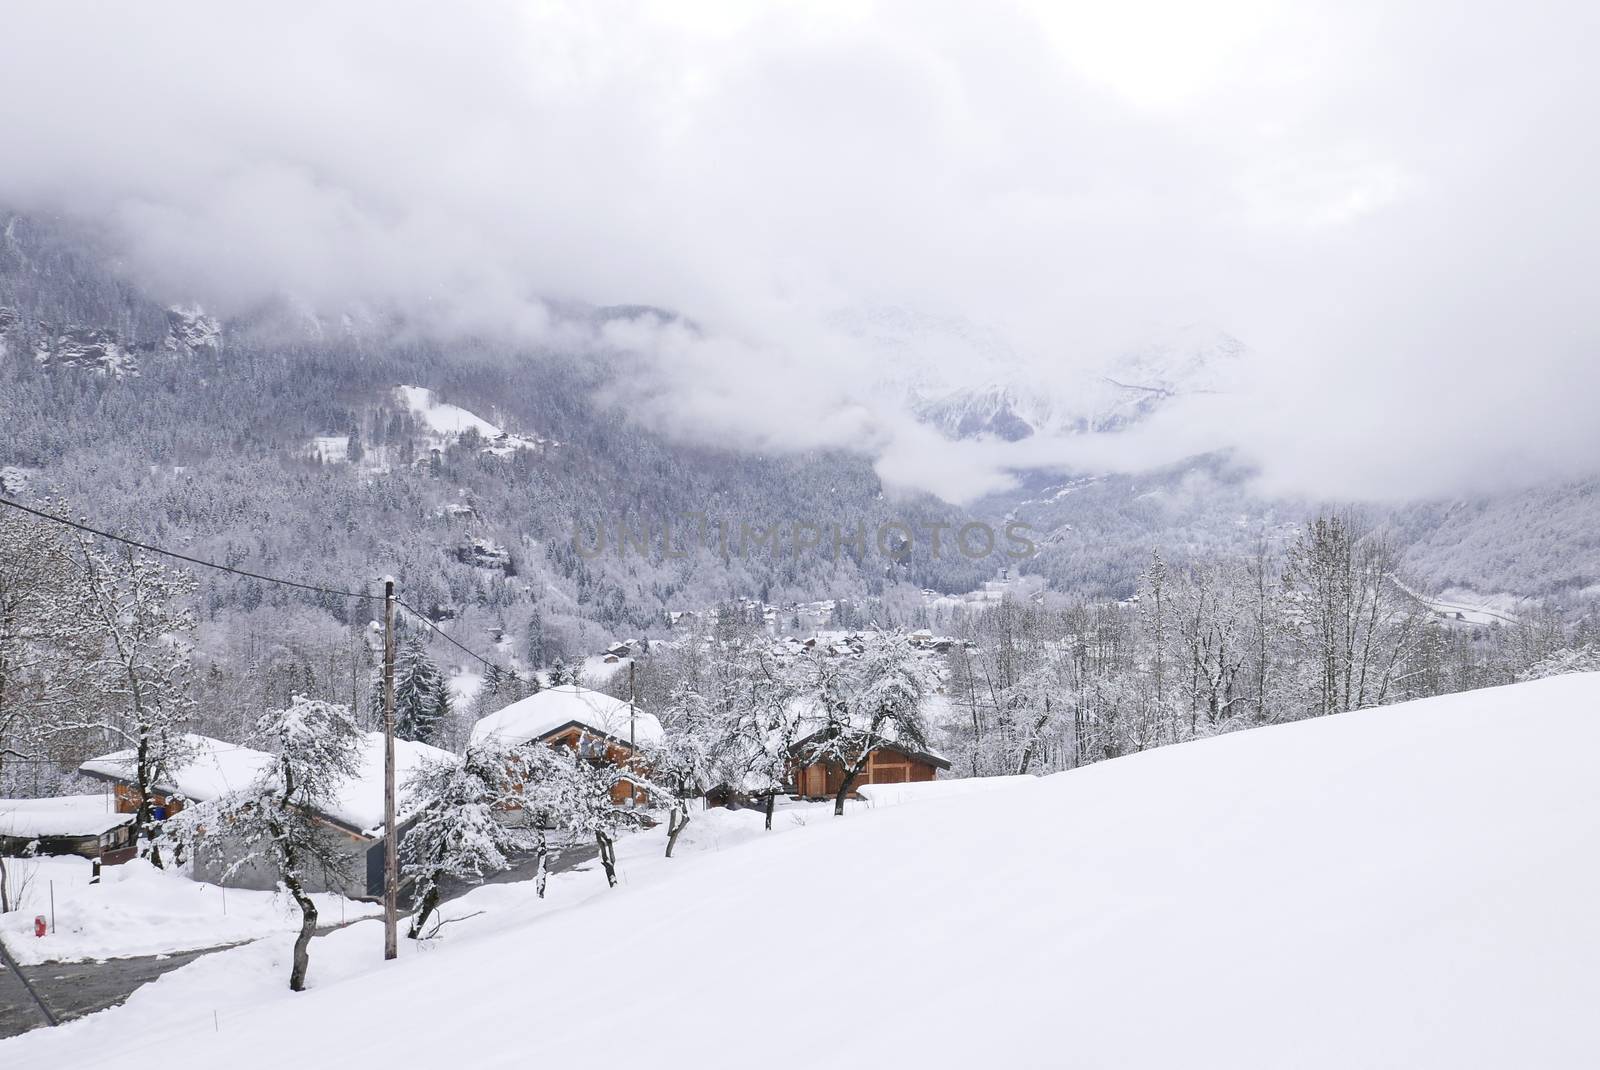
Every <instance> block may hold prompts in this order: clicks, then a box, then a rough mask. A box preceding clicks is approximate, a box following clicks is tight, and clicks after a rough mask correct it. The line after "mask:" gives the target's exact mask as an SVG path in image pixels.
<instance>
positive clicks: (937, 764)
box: [789, 735, 950, 799]
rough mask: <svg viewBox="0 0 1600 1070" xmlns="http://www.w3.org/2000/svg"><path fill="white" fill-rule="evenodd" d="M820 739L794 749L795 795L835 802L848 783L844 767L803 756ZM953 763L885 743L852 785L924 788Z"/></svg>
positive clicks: (791, 775)
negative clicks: (918, 786)
mask: <svg viewBox="0 0 1600 1070" xmlns="http://www.w3.org/2000/svg"><path fill="white" fill-rule="evenodd" d="M815 738H816V737H815V736H814V735H813V736H808V737H807V738H805V739H802V740H801V741H800V742H798V743H796V744H795V745H794V746H793V747H791V748H790V750H789V753H790V754H791V755H793V756H794V757H795V764H794V765H793V767H792V768H791V770H790V773H789V778H790V785H791V794H794V795H798V796H800V797H801V798H805V799H831V798H833V797H834V796H835V795H837V794H838V793H839V787H840V786H841V785H842V784H843V783H844V766H842V765H840V764H839V763H837V762H809V763H807V762H804V761H803V760H802V759H801V756H802V755H803V754H804V753H805V749H806V746H807V745H808V744H809V743H811V742H812V740H814V739H815ZM949 768H950V761H949V759H947V758H942V757H940V756H939V755H937V754H934V753H932V752H930V751H926V750H922V749H919V748H916V747H909V746H903V745H901V744H899V743H895V742H891V741H888V740H885V741H884V742H882V743H880V744H878V745H877V746H876V747H874V748H873V750H872V753H871V754H869V755H867V767H866V768H865V769H863V770H862V771H861V775H860V776H858V777H856V780H855V783H854V784H853V785H851V787H852V791H851V796H852V797H854V796H855V792H854V790H853V789H854V788H858V787H865V786H867V785H868V784H920V783H923V782H926V781H930V780H932V779H933V778H934V777H935V776H937V775H938V773H939V770H941V769H949Z"/></svg>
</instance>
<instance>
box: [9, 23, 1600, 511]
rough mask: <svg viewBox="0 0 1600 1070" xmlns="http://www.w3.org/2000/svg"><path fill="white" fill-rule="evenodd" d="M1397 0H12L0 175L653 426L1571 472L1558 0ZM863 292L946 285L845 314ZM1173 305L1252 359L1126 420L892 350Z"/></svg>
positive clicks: (202, 259) (137, 249)
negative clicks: (503, 344)
mask: <svg viewBox="0 0 1600 1070" xmlns="http://www.w3.org/2000/svg"><path fill="white" fill-rule="evenodd" d="M1396 6H1397V5H1390V4H1377V3H1370V4H1368V3H1356V4H1346V3H1340V4H1333V3H1327V4H1311V5H1296V6H1295V7H1294V9H1293V10H1287V9H1283V8H1279V7H1278V6H1276V5H1270V4H1262V3H1253V2H1244V0H1238V2H1228V3H1222V4H1217V5H1207V6H1206V8H1205V15H1204V17H1203V18H1200V17H1197V16H1196V15H1195V14H1193V12H1194V11H1195V10H1196V9H1194V8H1193V6H1192V5H1187V4H1177V3H1134V4H1130V5H1117V6H1115V7H1114V8H1108V7H1107V6H1106V5H1104V4H1075V5H1071V4H1069V5H1057V4H1037V5H1035V4H1028V3H1016V4H1008V5H994V6H991V7H988V8H985V9H984V10H983V11H982V12H981V13H979V12H978V11H977V10H976V9H971V10H969V11H967V12H965V13H957V12H950V11H936V10H934V9H931V8H929V7H928V6H926V5H920V4H908V3H907V4H897V3H887V4H873V5H860V4H849V5H830V4H822V5H809V4H808V5H804V6H800V5H790V4H775V5H770V6H757V5H746V4H727V5H721V4H708V5H697V6H693V7H686V6H684V5H677V4H664V3H663V4H645V5H637V4H609V3H598V4H574V5H561V4H537V5H526V6H524V5H497V4H477V3H466V4H457V5H448V6H442V5H426V4H420V3H383V4H378V3H355V4H344V5H336V6H333V7H331V8H330V7H328V6H326V5H312V4H304V3H286V4H276V5H272V6H270V7H263V8H260V9H258V10H257V11H254V12H245V11H242V10H240V9H238V8H232V7H230V8H218V7H217V6H216V5H211V4H201V3H152V4H142V5H138V6H137V7H136V8H134V7H126V6H110V7H106V6H101V5H89V4H77V3H62V4H50V5H36V6H35V7H33V8H30V9H28V10H26V11H18V12H13V13H11V14H10V15H9V16H8V20H7V26H6V32H5V34H4V35H0V139H3V140H0V143H3V144H4V145H5V146H6V153H7V164H6V166H5V167H4V168H3V169H0V201H3V202H6V203H9V204H12V205H14V206H16V207H19V208H21V209H23V210H28V211H53V212H62V213H67V214H69V215H72V216H74V217H76V218H81V219H83V220H86V221H88V222H90V223H92V224H94V225H96V226H99V227H101V228H104V230H105V231H106V233H107V234H108V235H109V236H110V240H111V241H112V242H113V243H114V245H115V247H116V249H117V251H118V253H119V255H120V256H121V257H122V259H123V261H124V263H125V265H126V267H127V270H129V272H130V273H132V274H134V275H135V276H137V277H138V278H140V279H141V280H144V281H146V282H147V283H148V285H150V286H151V287H152V289H153V290H154V291H155V293H156V295H157V296H159V297H162V298H164V299H168V300H189V299H198V300H200V301H201V302H202V303H204V304H206V305H208V306H209V307H212V308H215V309H217V310H219V311H222V312H225V313H226V312H230V311H242V310H246V309H249V308H251V307H254V306H255V305H257V304H259V303H260V302H262V301H264V300H268V299H273V298H279V299H282V298H287V299H289V300H293V301H296V302H299V303H301V304H303V305H305V306H307V307H311V308H315V309H318V310H322V311H324V312H329V313H337V312H339V311H341V310H346V309H349V308H352V307H389V306H393V305H399V306H401V307H403V308H405V309H407V310H409V311H410V312H411V313H412V314H413V315H414V316H415V317H416V318H417V319H418V320H424V321H426V322H428V323H431V324H433V325H434V327H435V329H438V330H441V331H453V330H468V331H473V332H477V333H482V332H484V331H504V332H506V333H507V334H510V335H514V336H520V337H525V338H530V339H538V340H544V341H552V340H553V341H557V342H560V343H562V344H580V343H590V344H595V345H600V346H604V347H606V348H608V349H612V350H621V351H625V352H628V353H631V354H633V355H634V356H635V357H636V358H637V359H638V360H639V361H640V362H641V365H642V367H643V369H644V371H645V373H644V374H642V375H641V376H640V377H639V379H638V380H637V382H638V383H639V384H640V385H641V386H645V385H647V386H648V390H645V389H639V390H636V391H635V392H634V393H633V394H632V395H630V396H629V397H628V398H627V400H628V402H629V408H630V411H633V412H635V413H636V414H637V415H638V416H639V418H641V419H645V420H648V421H650V422H652V423H653V424H655V425H657V426H660V427H662V428H663V429H665V430H667V431H669V432H671V433H674V434H678V435H683V436H691V437H695V438H697V439H704V440H712V441H719V442H729V443H734V444H741V445H746V446H750V447H753V448H759V449H813V448H822V447H844V448H852V449H859V450H863V451H865V452H867V453H869V454H871V455H872V456H873V457H875V458H877V461H878V465H879V470H880V472H881V473H882V475H883V476H884V478H885V479H886V480H887V481H889V482H891V483H893V484H896V485H904V486H909V487H919V488H922V489H929V490H932V491H934V492H936V493H939V494H941V495H943V496H945V497H949V498H952V499H965V498H970V497H973V496H975V495H977V494H981V493H984V492H986V491H989V490H993V489H996V488H997V487H999V486H1002V485H1004V483H1005V481H1006V480H1007V479H1009V478H1010V476H1009V473H1010V472H1011V471H1012V470H1014V469H1016V468H1018V467H1024V466H1028V465H1034V464H1050V465H1062V466H1098V467H1103V468H1115V469H1128V468H1136V467H1138V466H1140V465H1145V464H1151V463H1160V461H1161V460H1162V459H1176V458H1177V457H1179V456H1182V455H1184V452H1185V451H1192V450H1197V449H1201V448H1232V449H1235V450H1236V451H1238V453H1239V454H1240V456H1241V457H1242V458H1244V459H1245V460H1247V461H1248V462H1250V463H1252V464H1254V465H1255V466H1256V467H1257V468H1258V469H1259V470H1260V471H1261V473H1262V475H1261V478H1262V480H1263V481H1264V485H1265V486H1267V487H1268V488H1269V489H1275V490H1285V491H1294V492H1298V493H1305V494H1312V495H1330V496H1340V497H1400V496H1415V495H1433V494H1456V493H1463V492H1469V491H1473V490H1480V489H1492V488H1496V487H1501V486H1506V485H1510V484H1515V483H1521V482H1531V481H1537V480H1543V479H1549V478H1558V477H1564V476H1570V475H1575V474H1582V473H1585V472H1588V471H1591V470H1592V469H1593V468H1594V466H1595V464H1596V461H1597V459H1600V421H1596V420H1594V419H1593V416H1592V407H1593V406H1592V400H1591V399H1592V398H1593V397H1595V396H1600V360H1596V359H1595V358H1596V342H1597V340H1600V339H1597V335H1600V329H1597V327H1600V325H1597V322H1596V313H1595V311H1594V308H1593V304H1592V300H1591V297H1590V293H1589V291H1590V290H1591V289H1592V282H1591V280H1592V279H1593V278H1594V277H1595V275H1596V268H1597V267H1600V264H1597V263H1596V260H1597V259H1600V253H1597V250H1600V241H1597V240H1596V239H1597V238H1600V233H1597V231H1600V225H1597V224H1600V206H1597V204H1596V201H1595V198H1594V197H1593V195H1592V190H1593V189H1594V188H1596V179H1597V178H1600V174H1597V173H1596V172H1597V171H1600V151H1597V150H1600V145H1597V140H1600V133H1597V131H1600V122H1597V121H1596V120H1597V118H1600V117H1597V116H1596V115H1595V112H1596V110H1597V105H1596V101H1600V85H1597V84H1596V83H1597V81H1600V75H1597V74H1596V73H1595V71H1594V68H1593V65H1592V64H1591V63H1590V62H1589V60H1588V57H1587V56H1586V55H1585V54H1584V52H1583V49H1582V45H1583V42H1585V41H1588V40H1592V39H1593V35H1594V31H1595V30H1596V29H1600V27H1597V26H1596V22H1597V15H1596V13H1595V9H1594V8H1593V6H1592V5H1585V4H1580V3H1570V4H1559V3H1558V4H1549V5H1541V6H1540V7H1539V9H1538V10H1537V11H1530V10H1527V9H1526V8H1513V7H1510V6H1507V8H1506V9H1505V11H1504V12H1503V13H1502V14H1503V17H1500V18H1491V17H1489V15H1490V14H1491V13H1490V12H1485V11H1478V12H1477V13H1476V16H1475V17H1474V18H1471V19H1469V18H1466V17H1465V16H1463V14H1462V13H1461V12H1460V10H1459V9H1458V8H1457V7H1456V6H1455V5H1445V4H1442V3H1438V4H1431V3H1427V4H1421V5H1403V7H1404V10H1400V11H1396V10H1394V8H1395V7H1396ZM570 303H589V304H614V303H642V304H648V305H651V306H654V307H659V308H664V309H671V310H674V311H676V312H680V313H682V314H683V315H684V316H685V317H687V318H688V320H690V321H692V326H690V325H689V324H686V323H685V322H684V321H679V320H670V319H655V318H651V317H640V318H638V319H635V320H631V321H624V322H620V323H614V324H612V325H610V326H608V327H607V328H605V329H604V330H603V331H601V332H599V333H595V332H593V331H592V330H589V329H585V330H584V331H576V330H575V328H573V327H572V326H571V325H570V324H563V323H562V322H561V319H560V317H559V316H556V315H553V314H552V312H551V309H552V308H560V307H565V306H566V305H568V304H570ZM873 309H896V310H912V311H914V312H915V313H917V314H918V315H921V316H925V317H927V318H928V319H929V320H936V321H939V322H944V323H957V324H968V325H978V326H977V327H974V328H973V329H972V332H971V333H968V334H962V332H961V331H957V332H956V337H957V338H958V339H959V342H958V344H954V345H950V344H948V343H949V339H950V337H951V333H950V332H949V331H932V332H929V333H928V334H927V335H926V336H924V337H923V338H922V340H921V341H920V342H919V341H917V340H916V339H915V338H913V339H912V341H910V342H908V343H906V344H903V345H901V346H899V347H887V348H886V347H884V346H883V345H881V344H875V343H874V342H873V340H872V339H870V338H863V336H862V335H861V333H860V332H859V331H857V330H854V329H852V328H851V327H850V326H848V324H849V323H850V322H851V317H853V316H857V315H859V314H860V312H861V311H862V310H873ZM1194 321H1207V322H1210V323H1214V324H1217V325H1218V326H1220V327H1221V328H1222V329H1225V330H1226V331H1228V332H1230V333H1231V334H1233V335H1235V336H1237V337H1239V338H1241V339H1243V340H1244V341H1245V342H1247V343H1248V344H1249V346H1250V348H1251V351H1252V352H1253V354H1254V355H1255V359H1256V362H1257V363H1256V365H1255V366H1254V367H1253V369H1252V374H1251V375H1249V376H1247V377H1246V378H1245V380H1244V381H1243V382H1242V383H1241V384H1240V385H1239V389H1237V390H1235V391H1233V392H1231V393H1230V394H1229V395H1227V396H1226V397H1209V398H1206V399H1196V400H1195V401H1194V402H1192V403H1184V404H1182V405H1178V406H1174V407H1172V408H1171V409H1170V410H1169V411H1167V412H1165V413H1164V414H1162V415H1161V416H1160V417H1158V418H1157V419H1155V420H1152V421H1150V422H1149V424H1148V425H1147V426H1145V427H1142V428H1140V429H1139V430H1137V431H1136V432H1134V433H1125V434H1121V435H1118V436H1097V435H1074V436H1059V437H1043V438H1037V439H1033V440H1028V441H1025V442H1022V443H1015V444H1008V443H1001V442H976V443H951V442H948V441H946V440H944V439H943V438H941V437H939V436H938V435H936V434H934V433H933V432H932V431H931V430H930V429H929V428H927V427H926V426H925V425H923V424H921V423H919V422H918V421H916V420H915V419H914V418H913V417H912V416H911V415H910V414H909V412H908V410H907V407H906V405H905V403H904V401H905V391H904V390H903V389H897V387H903V386H904V385H905V384H906V381H907V380H908V379H912V378H915V377H916V375H917V374H926V372H919V371H918V369H919V367H920V366H921V364H922V363H924V362H931V363H933V364H936V365H939V366H940V367H939V369H938V370H939V372H940V373H941V374H943V375H944V376H945V378H946V379H947V380H949V381H963V382H964V381H966V380H967V379H975V378H981V376H982V375H983V374H989V373H991V372H992V373H993V374H995V375H1002V374H1003V375H1006V376H1010V377H1013V378H1015V379H1018V380H1020V381H1023V382H1027V383H1042V384H1046V385H1047V386H1048V387H1049V388H1050V389H1052V390H1055V391H1057V392H1067V393H1070V392H1071V390H1072V384H1073V383H1075V382H1080V381H1082V377H1083V376H1086V375H1092V374H1093V373H1094V370H1095V369H1097V368H1100V367H1102V366H1103V365H1104V364H1105V363H1106V362H1107V361H1109V360H1112V359H1114V358H1115V357H1116V356H1117V354H1118V353H1120V352H1123V351H1125V350H1126V349H1127V348H1128V347H1130V346H1137V345H1138V344H1139V339H1140V338H1141V337H1142V336H1143V335H1144V334H1145V333H1146V332H1148V331H1154V330H1156V328H1154V327H1152V326H1151V325H1152V324H1160V325H1167V326H1170V325H1173V324H1183V323H1190V322H1194ZM993 339H1001V340H1003V344H1002V345H1000V346H996V345H994V344H992V340H993ZM935 351H937V352H935ZM1065 401H1067V402H1070V401H1071V398H1070V397H1069V398H1066V399H1065Z"/></svg>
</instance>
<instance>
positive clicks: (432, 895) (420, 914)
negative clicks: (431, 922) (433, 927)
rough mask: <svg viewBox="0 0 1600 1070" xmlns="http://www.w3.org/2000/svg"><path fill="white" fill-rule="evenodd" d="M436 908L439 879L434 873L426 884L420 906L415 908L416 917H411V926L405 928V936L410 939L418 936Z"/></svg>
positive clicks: (437, 906)
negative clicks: (425, 890)
mask: <svg viewBox="0 0 1600 1070" xmlns="http://www.w3.org/2000/svg"><path fill="white" fill-rule="evenodd" d="M437 909H439V879H438V875H437V874H435V875H434V879H433V880H432V881H430V882H429V884H428V891H427V893H426V894H424V895H423V897H422V906H421V908H420V909H418V910H417V914H416V917H414V918H412V919H411V928H410V929H408V930H406V936H407V937H408V938H409V939H412V940H415V939H417V938H418V937H420V936H421V935H422V927H423V926H424V925H426V924H427V922H428V919H429V918H430V917H432V916H433V912H434V911H435V910H437Z"/></svg>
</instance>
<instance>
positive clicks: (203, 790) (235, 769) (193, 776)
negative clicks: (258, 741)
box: [78, 732, 272, 802]
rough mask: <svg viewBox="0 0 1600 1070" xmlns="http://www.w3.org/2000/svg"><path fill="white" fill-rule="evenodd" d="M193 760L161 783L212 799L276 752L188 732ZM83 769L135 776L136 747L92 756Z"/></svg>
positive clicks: (252, 773)
mask: <svg viewBox="0 0 1600 1070" xmlns="http://www.w3.org/2000/svg"><path fill="white" fill-rule="evenodd" d="M183 740H184V743H185V745H186V746H187V748H188V750H189V753H190V757H189V760H188V761H186V762H184V764H183V765H182V766H181V767H179V768H177V769H174V770H170V771H169V773H168V775H167V776H166V777H165V778H163V779H162V781H161V783H159V784H158V785H157V787H159V788H161V789H163V790H164V791H165V792H167V793H168V794H174V795H182V796H183V797H184V798H186V799H194V800H196V801H199V802H210V801H211V800H212V799H216V798H218V797H220V796H222V795H225V794H227V793H228V792H230V791H233V790H234V789H235V788H242V787H244V786H245V785H246V784H248V783H250V781H252V780H254V779H255V778H256V774H257V773H259V772H261V770H262V769H263V768H264V767H265V766H266V765H267V763H269V762H271V761H272V755H270V754H268V753H266V752H265V751H259V750H255V749H254V748H252V747H246V746H243V745H242V744H239V743H227V742H224V741H223V740H220V739H212V738H211V737H210V736H200V735H195V734H194V733H192V732H191V733H188V734H186V735H185V736H184V737H183ZM78 768H79V770H80V771H82V772H85V773H89V774H91V775H93V776H101V777H107V778H110V779H112V780H124V781H126V780H131V779H132V778H133V775H134V768H135V762H134V752H133V750H131V749H129V750H119V751H114V752H113V753H111V754H102V755H101V756H100V757H98V758H90V759H89V760H88V761H86V762H84V763H83V764H82V765H80V766H79V767H78Z"/></svg>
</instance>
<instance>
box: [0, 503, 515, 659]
mask: <svg viewBox="0 0 1600 1070" xmlns="http://www.w3.org/2000/svg"><path fill="white" fill-rule="evenodd" d="M0 505H9V506H10V507H11V508H13V509H18V510H20V511H22V512H24V513H29V514H31V515H33V516H36V517H38V518H39V519H41V520H48V521H50V522H52V523H55V524H61V525H64V526H66V527H69V528H75V529H76V530H78V531H82V532H85V533H87V534H89V535H95V536H98V537H100V538H102V539H110V540H111V541H112V542H120V543H123V544H125V545H128V546H132V547H135V548H137V549H140V550H144V551H146V552H147V553H152V554H160V555H161V556H163V557H171V558H175V559H176V560H179V561H187V562H188V563H189V564H191V565H199V566H201V567H202V568H211V569H216V570H217V571H218V572H231V573H233V574H234V575H235V576H244V577H246V578H247V579H252V580H260V581H261V582H263V583H276V584H279V585H281V586H284V587H294V588H297V589H299V590H302V591H313V592H315V593H317V594H326V595H332V596H334V597H336V598H357V599H364V600H366V601H369V602H381V601H383V595H381V594H369V593H367V592H365V591H341V590H337V589H335V588H332V587H319V586H317V585H316V584H314V583H301V582H299V581H298V580H286V579H283V578H282V577H279V576H267V575H263V574H262V573H260V572H251V571H249V570H248V569H242V568H234V567H233V566H232V565H219V564H217V563H216V562H215V561H206V560H203V559H202V558H198V557H191V556H189V555H188V554H180V553H179V552H178V551H176V550H167V549H163V548H162V547H160V546H152V545H151V544H150V543H147V542H140V541H139V540H137V539H130V538H127V537H126V536H124V535H117V534H114V533H112V532H109V531H102V530H100V529H99V528H94V527H90V526H89V525H88V524H81V523H79V522H77V521H75V520H68V519H67V518H66V517H61V516H56V515H55V514H53V513H47V512H45V511H44V510H42V509H35V508H33V507H31V506H27V505H23V504H22V503H21V502H14V501H12V500H11V499H10V498H0ZM395 602H396V603H398V604H399V605H401V606H403V607H405V609H407V610H408V611H409V612H410V613H411V614H412V615H413V616H414V617H416V618H417V619H418V620H420V621H421V622H422V623H423V624H426V625H427V626H428V627H429V628H431V629H433V631H434V632H435V633H436V634H438V635H439V636H441V637H443V638H444V640H445V642H447V643H449V644H450V645H451V646H453V647H455V648H456V649H457V650H459V651H461V652H462V653H463V654H466V655H467V656H469V657H472V658H475V659H476V660H478V661H479V662H481V663H482V664H483V665H485V666H486V667H488V668H492V669H497V670H499V671H500V672H509V670H508V669H506V668H505V667H504V666H501V665H497V664H495V663H494V662H492V661H490V660H489V659H488V658H486V657H484V656H483V655H481V654H479V653H478V652H477V651H475V650H473V649H471V648H470V647H466V646H463V645H462V644H461V643H459V642H457V641H456V640H455V639H454V638H452V637H451V636H449V635H448V634H446V633H445V631H444V629H442V628H440V627H439V626H438V625H437V624H435V623H433V621H431V620H429V619H428V616H427V614H425V613H422V612H420V611H419V610H417V609H416V608H415V607H414V606H412V605H410V604H408V603H407V602H405V601H403V600H402V599H400V598H398V597H397V598H395Z"/></svg>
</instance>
